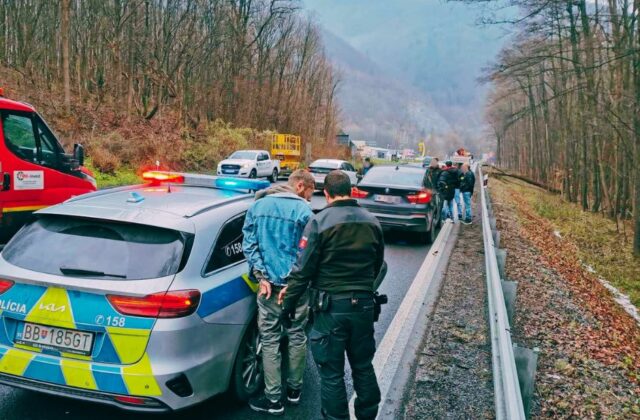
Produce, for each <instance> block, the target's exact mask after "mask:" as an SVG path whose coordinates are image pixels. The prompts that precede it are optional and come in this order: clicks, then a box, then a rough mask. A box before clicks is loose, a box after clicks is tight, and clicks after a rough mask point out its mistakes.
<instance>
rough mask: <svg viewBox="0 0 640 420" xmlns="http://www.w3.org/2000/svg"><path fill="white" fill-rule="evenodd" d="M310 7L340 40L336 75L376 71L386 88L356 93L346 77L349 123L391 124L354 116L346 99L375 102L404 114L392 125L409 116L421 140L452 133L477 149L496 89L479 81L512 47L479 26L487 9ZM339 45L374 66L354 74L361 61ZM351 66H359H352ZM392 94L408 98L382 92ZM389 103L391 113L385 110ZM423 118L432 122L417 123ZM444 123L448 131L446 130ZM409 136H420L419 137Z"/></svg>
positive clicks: (421, 3)
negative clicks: (489, 100)
mask: <svg viewBox="0 0 640 420" xmlns="http://www.w3.org/2000/svg"><path fill="white" fill-rule="evenodd" d="M306 5H307V7H308V8H309V9H310V10H311V12H310V14H311V15H312V16H313V17H314V18H315V19H316V20H317V21H318V22H319V23H320V24H321V26H322V27H323V28H324V29H325V30H326V31H328V32H330V33H331V34H333V35H331V36H328V37H326V38H327V51H328V52H329V55H330V56H331V58H332V59H333V61H334V62H335V63H336V67H338V68H340V67H346V68H347V69H350V70H353V68H354V67H355V69H356V70H357V71H358V72H360V73H362V72H363V71H364V70H365V69H369V70H371V65H373V66H375V71H374V73H375V76H376V77H377V78H378V80H377V83H380V84H381V85H383V86H384V88H383V87H381V86H376V83H373V84H371V83H368V84H364V83H363V82H362V81H360V82H359V84H356V85H353V86H352V85H350V84H351V83H353V77H352V76H351V75H350V73H349V72H348V71H347V70H344V69H343V72H344V74H343V84H342V86H341V89H342V92H341V93H340V95H339V99H340V101H341V104H342V107H343V111H344V112H343V118H344V119H345V121H347V122H348V123H353V124H354V125H356V126H358V127H361V126H369V123H370V121H373V123H374V124H375V123H376V122H379V121H384V120H380V116H382V115H381V114H380V113H378V114H376V115H373V116H369V118H367V116H366V115H362V114H366V113H364V112H362V111H358V110H354V109H353V108H352V104H351V103H349V102H350V101H351V102H353V100H352V99H349V98H345V96H348V95H347V94H353V95H356V96H358V95H359V96H365V97H369V100H371V101H372V103H373V104H375V108H376V109H378V108H381V109H385V108H386V109H388V108H393V109H399V110H402V113H401V114H402V116H396V117H394V118H393V120H394V123H392V124H391V125H393V124H395V123H396V121H398V120H405V121H406V119H405V117H404V115H408V116H409V121H412V123H411V124H410V125H413V126H415V127H418V128H417V132H420V131H421V130H426V134H428V133H429V132H430V130H432V129H433V130H434V132H435V133H441V132H442V131H441V130H445V131H446V130H449V129H452V130H454V131H455V132H456V133H458V135H459V136H460V137H462V138H464V139H469V140H468V141H469V142H474V141H475V140H472V139H470V138H471V137H480V136H481V132H482V130H483V128H484V127H483V126H484V123H483V118H482V110H483V106H484V101H485V97H486V92H487V90H488V87H487V86H484V85H481V84H480V83H479V82H478V79H479V77H480V76H481V75H482V69H483V68H485V67H487V66H488V65H489V64H490V63H491V61H492V60H493V59H494V57H495V56H496V55H497V53H498V52H499V51H500V49H501V48H502V45H503V43H504V42H505V34H504V30H503V29H502V28H500V27H497V26H478V25H477V21H478V19H479V18H480V16H481V15H482V9H480V8H479V7H475V6H470V5H466V4H463V3H461V2H447V1H444V0H396V1H386V0H385V1H383V0H349V1H344V0H313V1H311V0H307V1H306ZM332 37H333V38H334V41H335V38H338V39H340V40H342V41H343V42H344V43H346V44H347V45H349V46H350V48H351V49H352V50H355V51H357V52H359V56H360V57H361V58H363V59H364V60H366V62H368V63H371V64H367V65H365V66H364V67H363V68H359V66H358V65H355V66H354V63H353V58H352V57H348V56H345V54H344V51H345V50H344V49H343V48H341V47H336V46H335V43H336V42H332V40H331V38H332ZM332 44H334V45H332ZM347 59H349V60H351V61H349V62H348V63H344V61H345V60H347ZM359 60H360V59H358V61H359ZM361 64H362V63H361ZM391 86H393V87H394V88H395V89H398V88H399V89H400V91H396V92H395V93H394V94H392V95H391V98H387V97H385V96H379V92H380V91H386V92H387V94H389V89H390V87H391ZM357 89H373V90H371V93H370V94H369V95H365V94H364V93H362V92H354V91H355V90H357ZM402 98H404V99H406V101H405V103H404V104H400V103H399V102H402V101H403V99H402ZM386 100H389V101H390V104H389V105H383V104H381V102H383V101H386ZM416 103H422V104H424V106H416V105H415V104H416ZM369 108H371V106H370V107H369ZM416 110H419V111H416ZM361 118H366V122H365V121H363V120H362V119H361ZM415 118H418V119H421V118H426V121H424V122H423V121H420V122H413V120H414V119H415ZM441 119H445V120H446V122H447V123H448V124H442V121H441ZM427 121H428V122H427ZM379 124H382V123H381V122H379ZM386 125H389V124H386ZM369 131H371V130H369ZM374 131H375V130H374ZM384 131H386V132H388V131H389V129H388V128H385V130H384ZM400 131H402V130H400ZM405 131H407V132H411V133H412V134H411V135H414V134H415V131H416V130H413V131H412V130H405ZM415 142H417V139H414V141H413V143H414V144H415Z"/></svg>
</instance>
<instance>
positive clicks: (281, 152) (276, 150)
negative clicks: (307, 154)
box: [271, 134, 302, 176]
mask: <svg viewBox="0 0 640 420" xmlns="http://www.w3.org/2000/svg"><path fill="white" fill-rule="evenodd" d="M301 146H302V142H301V141H300V136H295V135H293V134H273V135H272V136H271V156H273V158H274V159H279V160H280V175H281V176H289V175H290V174H291V172H293V171H295V170H296V169H298V168H300V162H301V157H302V155H301Z"/></svg>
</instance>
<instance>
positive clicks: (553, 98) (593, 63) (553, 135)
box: [489, 0, 640, 256]
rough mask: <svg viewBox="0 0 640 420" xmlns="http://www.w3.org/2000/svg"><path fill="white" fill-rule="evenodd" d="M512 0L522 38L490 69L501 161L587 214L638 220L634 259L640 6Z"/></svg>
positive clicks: (639, 201) (639, 213) (639, 245)
mask: <svg viewBox="0 0 640 420" xmlns="http://www.w3.org/2000/svg"><path fill="white" fill-rule="evenodd" d="M495 3H498V2H495ZM511 3H513V4H515V5H517V6H519V7H520V8H521V12H522V13H521V15H522V16H523V17H524V18H523V19H522V20H520V21H519V23H518V24H517V25H516V27H517V28H518V30H519V33H520V35H519V37H518V39H517V42H515V43H514V45H512V46H510V47H509V48H507V49H505V50H504V51H502V54H501V56H500V59H499V61H498V63H497V64H496V65H495V67H494V69H493V71H492V73H491V79H492V80H493V81H494V83H495V91H494V93H493V96H492V100H491V102H490V109H489V118H490V121H491V123H492V125H493V128H494V132H495V137H496V139H497V141H498V161H499V163H500V164H501V165H502V166H505V167H507V168H509V169H512V170H515V171H517V172H520V173H522V174H525V175H526V176H528V177H529V178H532V179H534V180H537V181H540V182H542V183H544V184H546V185H548V186H550V187H553V188H556V189H559V190H561V191H562V194H563V195H564V197H566V198H567V199H568V200H569V201H572V202H579V203H580V204H581V206H582V208H583V210H590V211H593V212H603V213H605V214H607V215H609V216H611V217H614V218H616V220H622V221H624V220H625V219H629V218H631V216H632V214H635V216H634V219H635V243H634V251H635V254H636V255H638V256H640V20H639V19H638V14H639V13H640V2H639V1H637V0H635V1H630V0H608V1H600V2H595V3H594V2H590V1H587V0H579V1H561V0H555V1H547V0H545V1H515V0H514V1H511Z"/></svg>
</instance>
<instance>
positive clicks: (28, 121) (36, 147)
mask: <svg viewBox="0 0 640 420" xmlns="http://www.w3.org/2000/svg"><path fill="white" fill-rule="evenodd" d="M34 124H35V126H36V128H37V130H34ZM2 127H3V131H4V138H5V143H6V145H7V147H8V148H9V149H10V150H11V151H12V152H13V153H14V154H15V155H16V156H18V157H19V158H21V159H24V160H28V161H30V162H35V163H39V164H41V165H44V166H48V167H50V168H54V169H57V168H58V166H59V165H58V163H59V162H58V158H59V155H60V153H61V150H60V149H59V147H58V142H57V140H56V139H55V137H54V136H53V134H52V133H51V131H50V130H49V129H48V128H47V126H46V125H45V124H44V122H42V120H40V118H38V117H37V116H33V114H28V113H17V112H16V113H14V112H8V111H4V112H3V113H2Z"/></svg>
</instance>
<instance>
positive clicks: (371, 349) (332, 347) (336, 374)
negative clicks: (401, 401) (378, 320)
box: [309, 298, 380, 419]
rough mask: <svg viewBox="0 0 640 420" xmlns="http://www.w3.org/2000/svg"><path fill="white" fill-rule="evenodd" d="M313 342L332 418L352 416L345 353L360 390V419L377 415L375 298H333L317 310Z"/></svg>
mask: <svg viewBox="0 0 640 420" xmlns="http://www.w3.org/2000/svg"><path fill="white" fill-rule="evenodd" d="M309 346H310V347H311V352H312V353H313V359H314V360H315V362H316V364H317V365H318V370H319V372H320V381H321V394H322V409H323V411H324V414H325V415H326V417H327V418H329V419H348V418H349V409H348V402H347V391H346V388H345V384H344V355H345V352H346V354H347V357H348V358H349V364H350V365H351V372H352V375H353V387H354V389H355V391H356V394H357V398H356V400H355V414H356V417H357V418H358V419H374V418H375V417H376V414H377V412H378V404H379V403H380V388H378V382H377V380H376V375H375V372H374V371H373V365H372V364H371V361H372V360H373V355H374V353H375V351H376V349H375V340H374V337H373V298H359V299H358V300H357V303H354V302H352V300H351V299H336V300H332V301H331V304H330V306H329V310H328V311H326V312H316V313H315V320H314V324H313V328H312V330H311V332H310V334H309Z"/></svg>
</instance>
